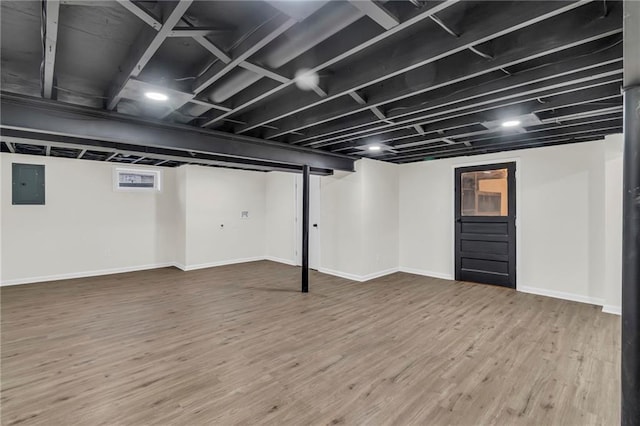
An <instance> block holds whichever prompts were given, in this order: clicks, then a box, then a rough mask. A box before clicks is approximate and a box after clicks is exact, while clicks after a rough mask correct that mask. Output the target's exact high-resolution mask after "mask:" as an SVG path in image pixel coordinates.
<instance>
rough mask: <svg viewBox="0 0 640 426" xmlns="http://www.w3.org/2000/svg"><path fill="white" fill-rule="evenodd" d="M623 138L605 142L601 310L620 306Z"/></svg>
mask: <svg viewBox="0 0 640 426" xmlns="http://www.w3.org/2000/svg"><path fill="white" fill-rule="evenodd" d="M623 142H624V141H623V138H622V137H621V136H620V137H609V138H607V143H606V144H605V201H604V205H605V206H606V208H605V218H604V219H605V227H604V229H605V246H604V247H605V253H604V254H605V271H604V272H605V275H604V283H605V294H604V298H605V301H604V308H603V310H605V311H608V312H611V313H617V314H620V312H621V306H622V288H621V285H622V148H623Z"/></svg>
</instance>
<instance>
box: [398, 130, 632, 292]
mask: <svg viewBox="0 0 640 426" xmlns="http://www.w3.org/2000/svg"><path fill="white" fill-rule="evenodd" d="M620 140H621V136H620V135H615V136H612V137H609V138H607V139H606V140H605V141H594V142H588V143H581V144H572V145H562V146H555V147H548V148H537V149H529V150H521V151H511V152H505V153H499V154H489V155H482V156H474V157H469V158H455V159H443V160H436V161H428V162H420V163H413V164H408V165H403V166H401V167H400V241H401V245H400V268H401V269H402V270H407V271H412V272H417V273H423V274H426V275H432V276H440V277H444V278H452V277H453V275H454V253H453V238H452V237H453V216H454V215H453V169H454V167H457V166H465V165H469V164H473V163H476V162H482V161H490V162H493V161H496V162H499V161H504V160H505V159H517V160H518V168H519V170H518V189H519V192H518V195H517V197H518V198H517V203H518V208H519V213H518V216H519V218H518V234H517V236H518V238H519V243H518V250H519V255H518V260H519V263H518V265H517V270H518V277H517V287H518V289H519V290H521V291H529V292H535V293H540V294H546V295H550V296H556V297H562V298H567V299H573V300H579V301H584V302H590V303H595V304H605V299H610V300H611V302H612V303H616V299H615V297H614V296H615V295H617V294H619V285H620V284H619V282H618V281H616V278H615V270H616V266H615V264H616V260H615V259H613V258H610V259H609V257H613V255H610V256H607V254H606V253H607V251H608V250H609V247H613V246H615V245H616V244H617V242H616V241H615V235H619V234H616V232H619V231H617V229H615V228H616V226H617V225H618V224H619V223H620V220H621V219H620V215H619V214H618V213H617V212H615V211H614V210H615V208H617V207H618V206H619V204H618V205H616V206H615V207H613V210H608V203H614V202H615V200H614V199H615V197H616V194H618V193H619V191H620V181H619V180H618V178H619V176H618V175H619V172H620V171H619V170H618V169H617V167H618V164H619V163H618V160H619V156H620V155H621V154H620V148H621V143H620ZM605 146H606V148H607V151H608V152H609V156H610V157H611V160H610V161H609V162H606V161H605ZM618 195H619V194H618ZM605 229H606V231H605ZM609 230H610V231H611V234H610V235H609V238H607V233H608V232H609ZM614 251H615V250H614ZM607 259H608V260H607ZM608 264H609V265H610V268H611V269H610V270H608V269H607V265H608ZM618 268H619V267H618ZM607 271H609V272H608V273H607ZM605 276H607V279H605ZM608 294H610V295H609V296H607V295H608Z"/></svg>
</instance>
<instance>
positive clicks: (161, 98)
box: [144, 92, 169, 101]
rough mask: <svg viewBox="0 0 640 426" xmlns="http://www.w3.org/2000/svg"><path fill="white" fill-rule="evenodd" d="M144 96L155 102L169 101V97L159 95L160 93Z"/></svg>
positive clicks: (162, 94) (147, 93) (148, 93)
mask: <svg viewBox="0 0 640 426" xmlns="http://www.w3.org/2000/svg"><path fill="white" fill-rule="evenodd" d="M144 95H145V96H146V97H147V98H149V99H152V100H154V101H166V100H167V99H169V97H168V96H167V95H165V94H164V93H158V92H146V93H145V94H144Z"/></svg>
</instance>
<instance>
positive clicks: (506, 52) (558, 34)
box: [242, 6, 621, 143]
mask: <svg viewBox="0 0 640 426" xmlns="http://www.w3.org/2000/svg"><path fill="white" fill-rule="evenodd" d="M576 12H584V13H576V14H575V17H574V19H573V21H574V22H575V25H567V26H560V27H557V28H554V29H553V30H549V31H547V32H545V33H543V34H541V33H540V32H539V31H529V32H526V34H525V35H526V36H525V35H520V36H519V37H517V39H514V42H513V43H512V44H511V45H509V46H507V47H506V48H503V50H502V51H501V52H500V53H499V54H496V55H495V56H494V58H493V59H492V60H491V61H487V60H485V59H484V58H481V57H478V58H477V60H475V61H469V60H468V59H467V58H466V57H462V58H459V57H452V58H447V59H446V60H441V61H438V62H437V63H436V64H434V66H435V67H436V70H437V73H436V76H435V78H434V79H431V80H427V81H425V82H423V83H421V84H414V85H411V86H410V87H407V86H406V84H405V83H404V81H403V80H402V79H400V80H398V82H397V84H387V85H386V86H385V87H384V90H378V91H375V92H374V93H373V94H372V96H371V99H369V100H368V101H369V103H368V105H371V106H380V105H385V104H388V103H392V102H398V101H400V100H403V99H407V98H413V97H416V96H417V95H420V94H423V93H426V92H432V91H434V90H436V89H439V88H442V87H445V86H449V85H452V84H456V83H459V82H461V81H464V80H469V79H471V78H474V77H477V76H480V75H483V74H488V73H490V72H493V71H497V70H499V69H500V68H503V67H507V66H511V65H514V64H519V63H523V62H526V61H530V60H532V59H535V58H539V57H542V56H547V55H550V54H552V53H555V52H558V51H562V50H567V49H570V48H572V47H575V46H579V45H583V44H586V43H589V42H592V41H594V40H598V39H602V38H605V37H608V36H611V35H612V34H616V33H620V31H621V28H620V23H619V19H620V14H621V9H620V7H619V6H618V7H617V8H616V9H614V10H612V13H611V14H610V15H609V16H608V17H607V18H602V20H600V21H598V25H594V24H593V23H592V20H591V19H589V15H590V13H589V11H588V10H587V11H576ZM512 22H513V21H512ZM529 42H530V43H531V48H530V49H526V50H525V49H522V45H523V44H527V43H529ZM321 103H322V101H318V100H314V103H313V104H314V105H313V109H309V110H308V111H303V112H300V111H298V113H297V114H296V115H295V117H287V118H286V119H284V120H283V118H285V117H280V118H279V120H278V125H277V127H279V128H280V129H282V130H281V131H279V132H269V133H267V134H266V135H265V136H266V138H267V139H271V138H275V137H279V136H282V135H284V134H286V133H288V132H290V131H300V130H302V129H306V128H309V127H317V126H319V125H320V124H323V123H327V122H329V121H333V120H337V119H343V118H344V117H346V116H348V115H353V114H357V113H358V112H362V111H363V110H364V109H365V108H363V107H357V106H353V105H350V104H348V103H345V105H344V107H343V108H337V107H336V106H335V105H333V104H332V105H330V106H329V105H326V106H325V105H321ZM416 103H418V104H419V103H420V101H418V102H416ZM389 118H393V117H392V116H391V117H389ZM251 119H252V116H251V115H249V114H247V115H245V116H243V118H242V120H243V121H246V122H250V120H251ZM301 123H302V124H301ZM349 124H350V123H349V122H347V123H345V122H344V120H342V121H341V122H340V123H339V124H337V125H336V126H335V127H336V128H340V129H345V128H349V127H350V126H349ZM244 128H249V126H245V127H244ZM326 134H329V133H328V132H327V131H326V130H323V129H319V130H318V131H311V132H307V136H306V137H304V138H294V139H293V141H294V142H296V143H297V142H304V141H307V140H311V139H312V138H317V137H319V136H322V135H326Z"/></svg>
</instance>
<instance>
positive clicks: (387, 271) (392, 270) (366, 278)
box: [360, 268, 400, 282]
mask: <svg viewBox="0 0 640 426" xmlns="http://www.w3.org/2000/svg"><path fill="white" fill-rule="evenodd" d="M399 270H400V269H399V268H389V269H385V270H383V271H378V272H372V273H370V274H367V275H364V276H362V277H360V278H361V281H362V282H364V281H369V280H374V279H376V278H380V277H384V276H385V275H391V274H395V273H396V272H398V271H399Z"/></svg>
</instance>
